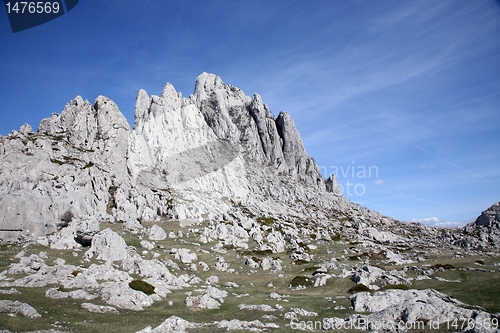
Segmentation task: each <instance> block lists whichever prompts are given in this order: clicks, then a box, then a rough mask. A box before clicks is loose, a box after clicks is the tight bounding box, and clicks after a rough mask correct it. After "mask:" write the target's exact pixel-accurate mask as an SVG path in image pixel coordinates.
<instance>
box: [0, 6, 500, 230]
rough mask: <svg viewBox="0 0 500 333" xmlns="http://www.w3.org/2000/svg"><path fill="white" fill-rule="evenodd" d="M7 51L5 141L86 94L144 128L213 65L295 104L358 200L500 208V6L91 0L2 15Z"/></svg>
mask: <svg viewBox="0 0 500 333" xmlns="http://www.w3.org/2000/svg"><path fill="white" fill-rule="evenodd" d="M0 42H1V45H2V52H1V53H0V101H1V107H0V114H1V117H2V118H1V119H2V121H1V122H0V134H2V135H5V134H7V133H9V132H10V131H11V130H12V129H18V128H19V127H20V126H21V125H22V124H23V123H25V122H27V123H29V124H31V125H32V126H33V127H35V128H36V126H37V125H38V123H39V121H40V120H41V119H42V118H45V117H48V116H49V115H50V114H51V113H52V112H60V111H61V110H62V108H63V107H64V105H65V104H66V103H67V102H68V101H70V100H71V99H73V98H74V97H75V96H76V95H81V96H83V97H84V98H85V99H88V100H90V101H93V100H94V99H95V98H96V97H97V96H98V95H106V96H108V97H110V98H111V99H113V100H114V101H115V102H116V103H117V104H118V105H119V107H120V109H121V110H122V112H123V113H124V114H125V116H126V117H127V119H128V120H129V122H130V123H133V109H134V103H135V96H136V94H137V91H138V90H139V89H140V88H144V89H146V91H148V93H150V94H159V93H160V92H161V90H162V88H163V86H164V84H165V82H167V81H168V82H172V83H173V84H174V86H175V87H176V89H177V90H178V91H181V92H182V93H183V94H184V95H185V96H188V95H189V94H190V93H192V91H193V89H194V81H195V78H196V77H197V76H198V75H199V74H200V73H201V72H203V71H206V72H211V73H216V74H218V75H219V76H221V77H222V79H223V80H224V81H225V82H226V83H230V84H233V85H235V86H238V87H240V88H241V89H243V91H245V92H246V93H247V94H249V95H251V94H253V93H254V92H257V93H259V94H260V95H261V96H262V98H263V100H264V102H265V103H267V104H268V105H269V107H270V109H271V111H272V112H273V113H274V114H275V115H277V114H278V112H279V111H281V110H286V111H288V112H289V113H290V114H291V115H292V117H293V118H294V119H295V123H296V125H297V127H298V129H299V131H300V133H301V135H302V138H303V140H304V144H305V146H306V149H307V151H308V152H309V154H310V155H311V156H313V157H314V159H315V160H316V162H317V163H318V165H319V166H320V168H321V169H322V170H323V172H324V174H325V175H326V174H328V173H331V172H334V171H336V173H337V177H338V181H339V183H340V184H341V185H342V186H343V187H344V193H345V194H346V195H347V196H348V197H349V198H350V199H351V200H352V201H354V202H357V203H360V204H362V205H364V206H366V207H368V208H370V209H374V210H377V211H380V212H381V213H383V214H386V215H389V216H392V217H395V218H397V219H401V220H404V221H412V220H418V221H423V222H425V223H427V224H432V225H441V226H452V225H457V224H464V223H466V222H469V221H471V220H473V219H475V217H476V216H478V215H479V214H480V212H481V211H482V210H484V209H486V208H487V207H489V206H490V205H492V204H493V203H495V202H497V201H500V131H499V130H500V128H499V127H500V1H499V0H475V1H469V0H454V1H445V0H443V1H433V0H432V1H425V0H421V1H399V0H398V1H368V0H365V1H340V0H337V1H326V0H324V1H303V0H302V1H289V0H287V1H255V0H248V1H152V0H150V1H146V0H142V1H139V0H137V1H124V0H107V1H88V0H81V1H80V3H79V4H78V5H77V6H76V7H75V8H74V9H73V10H72V11H71V12H69V13H67V14H65V15H63V16H62V17H60V18H58V19H56V20H54V21H51V22H49V23H47V24H44V25H41V26H38V27H35V28H33V29H30V30H26V31H23V32H19V33H16V34H13V33H12V32H11V30H10V26H9V23H8V19H7V15H6V13H5V12H2V13H0ZM353 169H354V171H355V173H354V177H353V173H352V170H353ZM369 171H371V172H369Z"/></svg>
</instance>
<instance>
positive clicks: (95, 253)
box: [85, 228, 127, 261]
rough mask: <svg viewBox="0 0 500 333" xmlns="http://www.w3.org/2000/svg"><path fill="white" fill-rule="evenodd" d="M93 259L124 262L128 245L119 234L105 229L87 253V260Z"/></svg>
mask: <svg viewBox="0 0 500 333" xmlns="http://www.w3.org/2000/svg"><path fill="white" fill-rule="evenodd" d="M93 257H95V258H96V259H99V260H105V261H117V260H123V259H125V258H126V257H127V244H125V240H123V238H122V237H121V236H120V235H119V234H117V233H116V232H114V231H113V230H111V229H109V228H108V229H105V230H103V231H101V232H99V233H97V234H96V235H95V236H94V237H93V239H92V246H91V247H90V249H89V250H88V251H87V252H85V258H87V259H91V258H93Z"/></svg>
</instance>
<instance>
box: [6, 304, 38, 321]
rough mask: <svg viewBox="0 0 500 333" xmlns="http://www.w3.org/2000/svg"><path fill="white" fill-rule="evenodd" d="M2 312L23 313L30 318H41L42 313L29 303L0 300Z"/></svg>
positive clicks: (10, 313) (22, 314)
mask: <svg viewBox="0 0 500 333" xmlns="http://www.w3.org/2000/svg"><path fill="white" fill-rule="evenodd" d="M0 313H5V314H8V315H21V316H24V317H29V318H40V317H41V315H40V314H39V313H38V312H37V311H36V310H35V309H34V308H33V307H32V306H30V305H29V304H26V303H21V302H19V301H7V300H0Z"/></svg>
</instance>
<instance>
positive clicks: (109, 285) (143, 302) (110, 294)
mask: <svg viewBox="0 0 500 333" xmlns="http://www.w3.org/2000/svg"><path fill="white" fill-rule="evenodd" d="M100 293H101V298H102V300H103V301H104V302H106V303H107V304H109V305H112V306H116V307H118V308H121V309H129V310H134V311H141V310H144V308H145V307H149V306H151V305H153V303H154V300H153V298H152V297H151V296H148V295H146V294H145V293H143V292H142V291H137V290H133V289H132V288H130V287H129V285H128V283H126V282H105V283H103V284H101V290H100Z"/></svg>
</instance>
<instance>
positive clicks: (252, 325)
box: [217, 319, 279, 332]
mask: <svg viewBox="0 0 500 333" xmlns="http://www.w3.org/2000/svg"><path fill="white" fill-rule="evenodd" d="M217 328H225V329H226V330H228V331H232V330H250V331H253V332H262V329H267V328H279V326H278V325H276V324H273V323H267V324H264V323H262V322H261V321H260V320H253V321H242V320H238V319H233V320H221V321H220V322H217Z"/></svg>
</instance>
